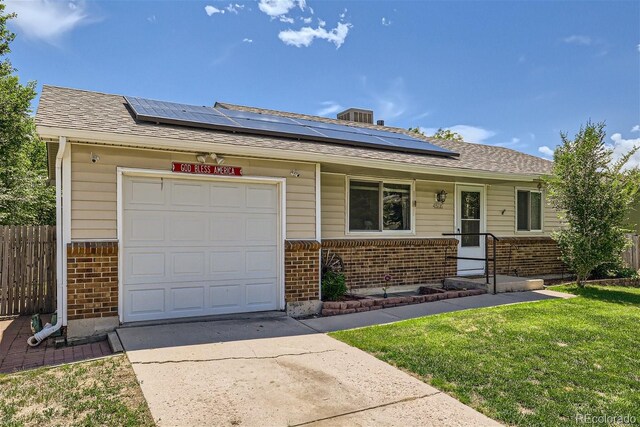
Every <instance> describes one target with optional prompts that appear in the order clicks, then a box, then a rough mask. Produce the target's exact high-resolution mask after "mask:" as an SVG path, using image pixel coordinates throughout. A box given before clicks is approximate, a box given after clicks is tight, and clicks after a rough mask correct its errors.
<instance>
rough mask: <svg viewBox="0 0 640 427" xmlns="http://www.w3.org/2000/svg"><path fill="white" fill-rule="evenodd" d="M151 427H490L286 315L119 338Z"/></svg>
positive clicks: (137, 331) (140, 330)
mask: <svg viewBox="0 0 640 427" xmlns="http://www.w3.org/2000/svg"><path fill="white" fill-rule="evenodd" d="M118 335H119V336H120V338H121V340H122V343H123V345H124V348H125V349H126V351H127V355H128V357H129V360H130V361H131V363H132V365H133V369H134V371H135V373H136V376H137V377H138V380H139V382H140V385H141V387H142V391H143V393H144V396H145V398H146V400H147V402H148V404H149V408H150V410H151V414H152V415H153V418H154V420H155V421H156V423H157V425H158V426H186V425H189V426H212V425H216V426H225V425H226V426H230V425H240V426H302V425H313V426H365V425H385V426H403V427H406V426H413V425H416V426H417V425H420V426H430V425H432V426H479V425H482V426H494V425H499V424H497V423H496V422H495V421H493V420H491V419H489V418H487V417H485V416H484V415H482V414H480V413H478V412H476V411H475V410H473V409H471V408H469V407H468V406H465V405H463V404H462V403H460V402H459V401H457V400H455V399H453V398H452V397H450V396H448V395H446V394H444V393H442V392H440V391H439V390H437V389H435V388H433V387H431V386H429V385H427V384H425V383H423V382H422V381H420V380H418V379H416V378H414V377H412V376H410V375H408V374H406V373H404V372H402V371H400V370H399V369H396V368H394V367H392V366H390V365H388V364H386V363H384V362H382V361H380V360H378V359H376V358H375V357H373V356H371V355H369V354H367V353H365V352H363V351H360V350H358V349H356V348H354V347H351V346H349V345H347V344H344V343H342V342H340V341H337V340H335V339H333V338H331V337H329V336H327V335H325V334H319V333H315V332H314V331H313V330H311V329H310V328H308V327H306V326H305V325H303V324H302V323H300V322H298V321H296V320H294V319H292V318H289V317H285V316H280V317H270V318H265V319H260V318H248V319H244V320H226V321H214V322H196V323H181V324H171V325H162V326H145V327H129V328H122V329H119V330H118Z"/></svg>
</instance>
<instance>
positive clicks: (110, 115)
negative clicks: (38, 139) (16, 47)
mask: <svg viewBox="0 0 640 427" xmlns="http://www.w3.org/2000/svg"><path fill="white" fill-rule="evenodd" d="M216 105H217V106H219V107H222V108H229V109H238V110H247V111H254V112H263V113H264V112H268V113H270V114H277V115H282V116H285V117H294V118H295V117H297V118H307V119H312V120H320V121H323V122H337V123H340V124H344V122H343V121H337V120H334V119H328V118H324V117H316V116H308V115H304V114H294V113H287V112H282V111H274V110H265V109H259V108H252V107H244V106H239V105H233V104H226V103H217V104H216ZM36 124H37V125H38V126H45V127H55V128H62V129H72V130H82V131H92V132H106V133H115V134H121V135H132V136H143V137H157V138H165V139H176V140H182V141H194V142H211V143H217V144H231V145H234V146H243V147H257V148H270V149H276V150H285V151H294V152H300V153H306V154H309V153H314V154H317V155H318V158H319V160H322V156H323V155H334V156H335V155H339V156H345V157H350V158H361V159H365V160H366V159H369V160H382V161H393V162H397V163H398V164H399V166H401V165H402V164H407V165H413V166H425V167H429V166H431V167H446V168H460V169H465V170H477V171H483V172H497V173H513V174H523V175H541V174H546V173H549V171H550V169H551V162H549V161H547V160H544V159H541V158H539V157H535V156H531V155H528V154H525V153H521V152H518V151H515V150H511V149H509V148H504V147H496V146H491V145H483V144H472V143H467V142H456V141H444V140H433V139H429V138H426V137H421V136H419V135H416V134H413V133H409V131H407V130H405V129H400V128H393V127H388V126H385V130H389V131H392V132H400V133H405V134H409V135H411V136H414V137H421V138H423V139H424V140H425V141H428V142H431V143H435V144H436V145H439V146H441V147H443V148H446V149H449V150H452V151H455V152H458V153H460V157H459V158H457V159H454V158H446V157H437V156H429V155H422V154H409V153H396V152H390V151H382V150H375V149H367V148H357V147H349V146H343V145H337V144H330V143H322V142H313V141H298V140H293V139H286V138H276V137H269V136H256V135H241V134H236V133H229V132H224V131H215V130H209V129H198V128H190V127H185V126H173V125H159V124H153V123H147V122H136V121H135V120H134V119H133V117H132V116H131V114H130V113H129V111H128V109H127V108H126V102H125V100H124V97H123V96H122V95H112V94H105V93H98V92H90V91H84V90H78V89H68V88H61V87H56V86H47V85H45V86H44V87H43V89H42V95H41V97H40V103H39V105H38V110H37V113H36ZM350 124H354V123H350ZM355 125H357V126H361V127H363V128H378V129H379V127H378V126H377V125H369V124H363V123H355ZM425 172H428V170H425Z"/></svg>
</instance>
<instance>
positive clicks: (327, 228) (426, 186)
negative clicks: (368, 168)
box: [320, 174, 454, 239]
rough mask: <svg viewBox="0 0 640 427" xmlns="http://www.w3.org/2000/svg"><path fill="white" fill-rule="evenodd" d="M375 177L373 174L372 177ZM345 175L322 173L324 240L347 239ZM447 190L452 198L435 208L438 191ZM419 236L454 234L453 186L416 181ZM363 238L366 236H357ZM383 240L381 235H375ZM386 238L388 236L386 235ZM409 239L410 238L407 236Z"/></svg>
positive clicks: (448, 197) (417, 229)
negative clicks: (440, 206) (440, 207)
mask: <svg viewBox="0 0 640 427" xmlns="http://www.w3.org/2000/svg"><path fill="white" fill-rule="evenodd" d="M372 175H373V174H372ZM345 179H346V178H345V175H338V174H322V181H321V191H320V194H321V195H322V203H321V206H322V215H321V218H322V238H323V239H340V238H344V237H345V209H346V207H345V201H346V194H345V192H346V184H345ZM440 190H445V191H446V192H447V193H449V195H448V196H447V202H446V203H445V204H444V205H443V207H442V209H438V208H435V207H434V206H433V205H434V202H435V195H436V192H438V191H440ZM415 191H416V201H417V208H414V209H415V210H416V212H415V215H416V234H417V235H418V236H420V237H442V233H445V232H452V231H453V197H454V186H453V184H449V183H446V184H442V183H437V182H427V181H416V184H415ZM357 237H359V238H362V235H360V236H357ZM372 237H374V238H380V237H381V236H380V235H373V236H372ZM382 237H384V236H382ZM404 237H407V236H404Z"/></svg>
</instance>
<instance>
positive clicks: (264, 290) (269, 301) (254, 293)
mask: <svg viewBox="0 0 640 427" xmlns="http://www.w3.org/2000/svg"><path fill="white" fill-rule="evenodd" d="M275 290H276V287H275V282H266V283H249V284H247V285H246V286H245V295H246V299H247V306H249V307H253V308H254V309H260V308H262V307H268V306H271V305H273V303H274V302H275V300H276V292H275Z"/></svg>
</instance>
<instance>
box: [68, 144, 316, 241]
mask: <svg viewBox="0 0 640 427" xmlns="http://www.w3.org/2000/svg"><path fill="white" fill-rule="evenodd" d="M92 152H93V153H95V154H97V155H98V156H99V157H100V160H99V161H98V162H97V163H91V161H90V160H89V159H90V155H91V153H92ZM225 160H226V161H225V165H232V166H240V167H242V168H243V173H244V175H247V176H268V177H284V178H286V179H287V194H286V204H287V233H286V237H287V238H288V239H314V238H315V165H314V164H308V163H292V162H281V161H274V160H256V159H246V158H239V157H229V156H225ZM71 161H72V165H71V180H72V181H71V199H72V214H71V238H72V239H74V240H86V239H116V238H117V224H116V215H117V211H116V209H117V208H116V200H117V188H116V179H117V172H116V168H117V167H118V166H120V167H130V168H143V169H157V170H166V171H169V170H170V167H171V162H172V161H181V162H192V163H193V162H195V156H194V155H193V154H180V153H171V152H164V151H151V150H134V149H127V148H113V147H105V146H97V145H94V146H90V145H84V144H73V145H72V147H71ZM292 169H296V170H297V171H298V172H299V173H300V177H298V178H295V177H292V176H291V173H290V172H291V170H292Z"/></svg>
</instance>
